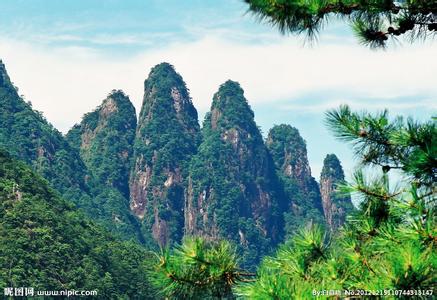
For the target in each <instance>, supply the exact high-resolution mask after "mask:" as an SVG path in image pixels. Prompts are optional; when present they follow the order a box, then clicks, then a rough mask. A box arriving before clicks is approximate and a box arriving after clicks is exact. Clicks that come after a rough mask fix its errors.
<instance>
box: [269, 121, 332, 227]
mask: <svg viewBox="0 0 437 300" xmlns="http://www.w3.org/2000/svg"><path fill="white" fill-rule="evenodd" d="M266 144H267V147H268V149H269V151H270V153H271V155H272V158H273V161H274V162H275V165H276V169H277V172H278V176H279V177H280V178H281V179H282V182H283V185H284V188H285V195H286V197H287V202H288V214H286V229H287V233H288V234H289V235H293V234H294V233H295V232H296V230H297V229H298V228H299V227H301V226H305V225H306V224H308V223H311V222H313V223H314V222H316V223H321V224H323V223H324V220H323V208H322V200H321V197H320V192H319V186H318V184H317V182H316V180H315V179H314V178H313V177H312V176H311V168H310V165H309V162H308V156H307V149H306V143H305V141H304V139H303V138H302V137H301V136H300V134H299V131H298V130H297V129H296V128H294V127H292V126H290V125H285V124H282V125H277V126H274V127H273V128H272V129H270V131H269V134H268V137H267V141H266Z"/></svg>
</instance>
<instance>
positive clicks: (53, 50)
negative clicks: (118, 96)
mask: <svg viewBox="0 0 437 300" xmlns="http://www.w3.org/2000/svg"><path fill="white" fill-rule="evenodd" d="M304 42H305V41H304V39H303V38H302V37H296V36H282V35H280V34H279V33H278V32H277V30H276V29H273V28H271V27H270V26H268V25H266V24H260V23H258V22H257V21H256V19H255V18H254V17H253V16H251V15H250V14H246V5H245V4H244V3H243V1H239V0H221V1H217V0H215V1H211V0H203V1H200V0H197V1H195V0H190V1H186V0H184V1H180V0H179V1H176V0H156V1H139V0H130V1H129V0H107V1H97V0H75V1H71V0H64V1H56V0H33V1H25V0H21V1H19V0H3V1H2V9H1V10H0V58H1V59H3V61H4V62H5V64H6V67H7V69H8V71H9V73H10V76H11V78H12V80H13V81H14V82H15V84H16V85H17V86H18V87H19V88H20V93H21V94H23V95H24V97H25V99H26V100H30V101H31V102H32V103H33V106H34V108H35V109H37V110H40V111H42V112H43V113H44V115H45V116H46V117H47V119H48V120H49V121H50V122H52V123H53V124H54V125H55V126H56V127H57V128H58V129H60V130H61V131H63V132H66V131H67V130H68V129H69V128H70V127H71V126H72V125H73V124H74V123H76V122H79V121H80V118H81V116H82V115H83V114H84V113H86V112H88V111H90V110H92V109H93V108H95V107H96V106H97V105H98V104H99V103H100V102H101V101H102V100H103V99H104V98H105V96H106V94H107V93H108V92H109V91H111V90H112V89H114V88H115V89H123V90H124V91H126V92H127V93H128V94H129V95H130V97H131V100H132V102H133V103H134V105H135V106H136V108H137V111H139V109H140V106H141V100H142V88H143V81H144V79H145V78H146V76H147V74H148V72H149V71H150V68H151V67H152V66H153V65H155V64H158V63H160V62H162V61H168V62H170V63H172V64H173V65H175V67H176V70H177V71H178V72H179V73H181V75H182V76H183V77H184V79H185V81H186V82H187V85H188V87H189V88H190V90H191V96H192V97H193V102H194V103H195V105H196V107H197V108H198V110H199V115H200V122H202V119H203V115H204V113H205V112H206V111H207V110H208V109H209V105H210V103H211V99H212V95H213V93H214V92H215V91H216V90H217V88H218V86H219V85H220V84H221V83H223V82H224V81H226V80H227V79H233V80H237V81H239V82H240V83H241V85H242V87H243V88H244V89H245V93H246V97H247V98H248V100H249V103H250V104H251V106H252V108H253V110H254V111H255V115H256V121H257V122H258V124H259V125H260V126H261V128H262V130H263V132H264V133H267V131H268V129H269V128H270V127H271V126H272V125H273V124H279V123H288V124H291V125H293V126H295V127H297V128H298V129H299V130H300V132H301V134H302V136H303V137H304V139H305V140H306V141H307V147H308V151H309V159H310V164H311V167H312V169H313V176H315V177H316V178H318V177H319V173H320V170H321V166H322V161H323V158H324V157H325V155H326V154H327V153H336V154H337V155H338V156H339V157H340V159H341V160H342V161H343V164H344V167H345V169H346V173H349V172H350V171H351V170H352V168H353V165H354V163H353V160H352V156H351V151H350V149H349V148H348V147H347V146H346V145H343V144H341V143H339V142H337V141H335V140H334V138H333V137H332V135H330V133H329V132H328V131H327V130H326V128H325V126H324V124H323V114H324V112H325V111H326V110H327V109H331V108H335V107H338V105H339V104H341V103H347V104H350V105H351V106H352V108H355V109H358V110H361V109H369V110H372V111H375V110H379V109H383V108H388V109H390V110H391V111H393V114H403V115H411V116H414V117H417V118H419V119H427V118H429V117H430V116H431V115H432V114H435V112H436V108H437V105H436V103H437V101H436V95H437V84H436V78H437V60H436V59H433V58H434V57H435V54H436V53H437V45H436V43H435V42H432V41H430V42H426V43H416V44H414V45H410V44H408V43H403V44H402V45H392V47H390V48H389V50H387V51H376V52H375V51H371V50H369V49H366V48H364V47H362V46H361V45H359V44H358V43H357V41H356V39H355V38H354V36H353V35H352V33H351V32H350V29H349V27H348V26H347V25H344V24H342V23H338V22H333V23H332V24H330V25H329V26H327V28H326V29H325V30H324V31H323V32H322V34H321V36H320V38H319V40H318V42H317V43H315V44H313V45H311V46H308V45H304V44H305V43H304Z"/></svg>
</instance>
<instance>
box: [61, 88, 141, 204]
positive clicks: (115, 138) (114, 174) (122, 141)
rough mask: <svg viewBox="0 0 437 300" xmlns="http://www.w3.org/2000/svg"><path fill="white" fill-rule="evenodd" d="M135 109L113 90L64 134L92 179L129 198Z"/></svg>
mask: <svg viewBox="0 0 437 300" xmlns="http://www.w3.org/2000/svg"><path fill="white" fill-rule="evenodd" d="M136 124H137V121H136V114H135V108H134V106H133V105H132V103H131V102H130V100H129V97H128V96H126V95H125V94H124V92H123V91H121V90H113V91H111V93H109V95H108V96H107V97H106V99H104V100H103V102H102V104H101V105H100V106H98V107H97V108H96V109H95V110H94V111H92V112H90V113H87V114H85V115H84V117H83V119H82V122H81V123H80V124H77V125H75V126H74V127H73V128H72V129H71V130H70V131H69V132H68V134H67V139H68V141H69V142H70V144H71V145H73V146H75V147H76V148H77V149H78V150H79V151H80V155H81V157H82V159H83V161H84V162H85V165H86V166H87V168H88V171H89V172H91V173H92V175H93V176H94V178H95V179H96V180H97V181H98V182H99V183H100V184H103V185H106V186H109V187H114V188H116V189H118V190H119V191H120V193H122V194H123V195H124V196H125V197H127V198H128V197H129V187H128V181H129V180H128V178H129V167H130V159H131V155H132V148H133V140H134V136H135V129H136Z"/></svg>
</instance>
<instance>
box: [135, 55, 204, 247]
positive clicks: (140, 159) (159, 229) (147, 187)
mask: <svg viewBox="0 0 437 300" xmlns="http://www.w3.org/2000/svg"><path fill="white" fill-rule="evenodd" d="M199 141H200V128H199V123H198V118H197V111H196V109H195V108H194V106H193V103H192V101H191V98H190V96H189V93H188V90H187V88H186V85H185V83H184V81H183V80H182V77H181V76H180V75H179V74H178V73H176V71H175V70H174V68H173V66H171V65H170V64H168V63H161V64H159V65H157V66H155V67H154V68H153V69H152V70H151V72H150V74H149V77H148V78H147V80H146V81H145V83H144V100H143V105H142V109H141V113H140V117H139V120H138V127H137V130H136V137H135V143H134V159H133V167H132V170H131V177H130V201H131V203H130V207H131V210H132V211H133V212H134V213H135V215H136V216H138V217H139V218H141V219H143V222H144V229H145V231H147V232H151V233H152V236H153V238H154V239H155V240H156V241H157V242H158V244H160V245H166V244H168V243H172V242H174V241H179V240H180V239H181V237H182V235H183V224H184V220H183V216H184V213H183V208H184V181H185V179H186V177H187V172H188V162H189V160H190V158H191V156H192V155H193V154H194V153H195V152H196V151H197V146H198V144H199Z"/></svg>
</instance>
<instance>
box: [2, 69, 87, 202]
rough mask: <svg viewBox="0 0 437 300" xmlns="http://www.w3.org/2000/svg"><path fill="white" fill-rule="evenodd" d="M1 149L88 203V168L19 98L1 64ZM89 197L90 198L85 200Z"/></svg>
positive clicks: (76, 200) (71, 197)
mask: <svg viewBox="0 0 437 300" xmlns="http://www.w3.org/2000/svg"><path fill="white" fill-rule="evenodd" d="M0 148H4V149H7V150H8V152H9V153H11V154H12V155H13V156H15V157H17V158H19V159H21V160H23V161H25V162H26V163H28V164H29V165H31V166H32V168H33V169H34V170H35V171H37V172H38V173H39V174H41V175H42V176H43V177H45V178H46V179H48V180H49V181H50V183H51V185H52V186H53V187H54V188H56V189H57V190H58V191H60V192H61V193H62V194H64V195H65V196H66V198H68V199H69V200H72V201H75V202H76V203H79V202H82V201H81V199H82V200H83V202H86V201H87V200H84V199H83V198H82V197H84V193H83V191H86V190H87V186H86V182H85V178H86V167H85V165H84V163H83V162H82V160H81V158H80V156H79V153H78V152H77V151H75V150H74V149H73V148H72V147H71V146H70V145H69V144H68V142H67V141H66V140H65V139H64V137H63V136H62V134H61V133H60V132H59V131H57V130H56V129H55V128H54V127H53V126H52V125H51V124H49V123H48V122H47V120H46V119H45V118H44V117H43V116H42V114H41V113H40V112H38V111H35V110H33V109H32V106H31V104H30V103H26V102H25V101H24V100H23V99H22V98H21V97H20V96H19V95H18V88H16V87H15V86H14V85H13V84H12V82H11V80H10V78H9V76H8V74H7V72H6V68H5V65H4V64H3V63H2V62H1V61H0ZM85 198H86V197H85Z"/></svg>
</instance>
